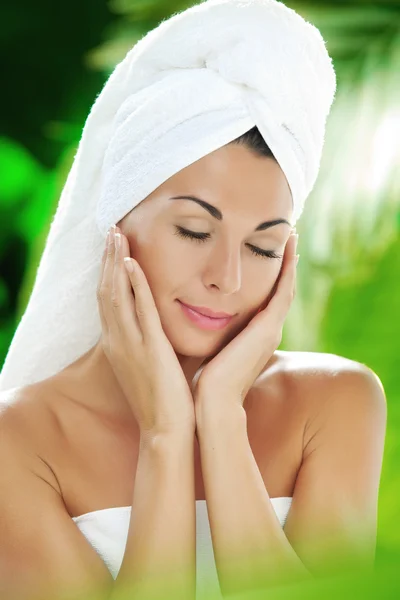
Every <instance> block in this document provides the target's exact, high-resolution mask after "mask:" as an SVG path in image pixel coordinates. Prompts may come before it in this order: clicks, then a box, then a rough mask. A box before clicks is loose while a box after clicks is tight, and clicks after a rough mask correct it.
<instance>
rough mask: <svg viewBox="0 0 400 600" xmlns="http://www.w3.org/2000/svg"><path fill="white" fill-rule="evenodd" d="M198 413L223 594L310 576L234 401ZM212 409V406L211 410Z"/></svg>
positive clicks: (207, 494)
mask: <svg viewBox="0 0 400 600" xmlns="http://www.w3.org/2000/svg"><path fill="white" fill-rule="evenodd" d="M225 409H227V411H228V412H226V411H225V412H224V413H223V414H221V415H220V417H219V418H218V417H217V415H216V413H215V412H214V414H212V415H211V414H210V415H209V416H205V415H203V417H202V419H201V422H202V425H201V427H200V429H199V430H198V438H199V443H200V455H201V464H202V469H203V480H204V489H205V493H206V499H207V509H208V515H209V520H210V529H211V534H212V542H213V548H214V555H215V562H216V566H217V571H218V578H219V582H220V587H221V591H222V593H223V596H224V597H225V595H228V594H234V593H239V592H241V591H249V590H251V589H253V588H260V587H265V586H266V585H267V584H272V583H277V582H278V581H279V576H282V573H279V572H278V571H279V569H281V570H282V571H283V577H284V581H285V582H288V581H289V579H291V578H293V579H301V578H307V579H309V578H310V577H311V576H310V574H309V572H308V571H307V570H306V568H305V567H304V565H303V564H302V562H301V560H300V559H299V558H298V556H297V555H296V553H295V551H294V550H293V548H292V546H291V545H290V543H289V542H288V540H287V538H286V536H285V534H284V532H283V530H282V527H281V524H280V522H279V520H278V518H277V516H276V513H275V511H274V509H273V506H272V504H271V502H270V499H269V496H268V492H267V491H266V489H265V485H264V482H263V479H262V476H261V473H260V471H259V469H258V466H257V463H256V461H255V459H254V455H253V453H252V450H251V447H250V444H249V440H248V437H247V426H246V425H247V424H246V413H245V411H244V409H243V408H242V407H241V406H239V405H238V404H237V403H236V404H234V403H232V405H231V406H229V405H228V406H227V403H225ZM210 412H211V411H210Z"/></svg>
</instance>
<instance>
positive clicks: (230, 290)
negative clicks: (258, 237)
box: [203, 243, 242, 295]
mask: <svg viewBox="0 0 400 600" xmlns="http://www.w3.org/2000/svg"><path fill="white" fill-rule="evenodd" d="M203 281H204V284H205V285H206V286H207V287H217V288H218V289H219V291H220V292H221V294H225V295H231V294H234V293H235V292H237V291H238V290H240V287H241V285H242V264H241V250H240V247H239V248H238V247H237V245H236V247H235V248H233V247H230V246H229V244H228V243H227V244H223V243H221V244H219V245H218V247H217V246H216V247H215V249H214V251H213V252H212V254H210V255H209V257H208V261H207V266H206V269H205V272H204V277H203Z"/></svg>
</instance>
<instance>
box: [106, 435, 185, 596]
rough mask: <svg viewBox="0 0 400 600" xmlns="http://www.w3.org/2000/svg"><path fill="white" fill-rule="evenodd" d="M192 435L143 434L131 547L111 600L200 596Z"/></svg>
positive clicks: (130, 529)
mask: <svg viewBox="0 0 400 600" xmlns="http://www.w3.org/2000/svg"><path fill="white" fill-rule="evenodd" d="M193 433H194V432H192V433H191V434H190V433H189V432H186V431H185V432H179V433H176V434H175V433H174V434H172V433H171V434H158V435H157V434H156V435H141V441H140V450H139V460H138V467H137V472H136V478H135V486H134V494H133V501H132V512H131V519H130V525H129V532H128V539H127V545H126V549H125V554H124V558H123V561H122V565H121V569H120V571H119V573H118V576H117V578H116V580H115V584H114V587H113V591H112V594H111V596H110V600H120V598H121V599H122V598H124V599H125V598H126V599H128V598H129V600H131V598H132V599H133V598H141V600H150V599H151V600H153V598H154V599H157V600H160V599H161V598H163V599H165V600H172V599H174V600H175V599H176V600H178V599H179V600H181V599H182V600H191V599H192V598H193V599H194V598H195V585H196V579H195V577H196V567H195V559H196V554H195V551H196V531H195V523H196V521H195V516H196V515H195V496H194V456H193V455H194V440H193ZM126 591H128V593H127V594H126ZM124 592H125V595H124Z"/></svg>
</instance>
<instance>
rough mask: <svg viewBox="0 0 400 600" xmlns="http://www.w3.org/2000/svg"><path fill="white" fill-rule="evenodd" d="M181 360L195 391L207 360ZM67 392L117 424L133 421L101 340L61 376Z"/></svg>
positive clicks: (60, 379)
mask: <svg viewBox="0 0 400 600" xmlns="http://www.w3.org/2000/svg"><path fill="white" fill-rule="evenodd" d="M177 359H178V361H179V364H180V365H181V368H182V371H183V373H184V375H185V377H186V380H187V382H188V384H189V387H190V388H192V385H193V380H194V377H195V375H196V373H197V371H198V370H199V367H200V366H201V365H202V363H203V362H204V358H198V357H188V356H182V355H179V354H177ZM58 381H59V383H60V385H61V387H62V390H63V393H65V394H66V395H68V396H70V397H71V398H72V399H73V400H75V401H77V402H80V403H82V404H85V405H87V406H88V407H90V408H91V409H92V410H94V411H96V412H97V413H100V414H101V415H103V416H104V417H106V418H108V419H111V420H113V421H123V422H129V421H131V420H132V419H133V413H132V409H131V407H130V405H129V403H128V400H127V398H126V396H125V394H124V392H123V391H122V389H121V386H120V384H119V382H118V379H117V377H116V375H115V373H114V371H113V368H112V366H111V364H110V362H109V360H108V358H107V356H106V354H105V353H104V350H103V347H102V344H101V341H100V340H99V342H97V343H96V344H95V345H94V346H93V347H92V348H91V349H90V350H88V352H86V353H85V354H83V355H82V356H81V357H79V358H78V359H77V360H76V361H75V362H73V363H72V364H70V365H68V366H67V367H66V368H65V369H63V371H61V373H59V377H58Z"/></svg>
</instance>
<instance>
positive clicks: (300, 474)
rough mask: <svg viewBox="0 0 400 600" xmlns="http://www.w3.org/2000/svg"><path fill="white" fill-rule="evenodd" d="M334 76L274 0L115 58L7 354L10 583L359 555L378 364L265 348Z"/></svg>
mask: <svg viewBox="0 0 400 600" xmlns="http://www.w3.org/2000/svg"><path fill="white" fill-rule="evenodd" d="M249 33H251V35H249ZM217 34H218V35H217ZM282 40H284V41H285V43H282ZM260 57H262V61H260V60H259V59H260ZM310 57H312V60H311V59H310ZM260 69H261V70H260ZM305 81H306V82H307V83H308V85H307V86H305V89H304V83H305ZM271 83H272V84H273V85H271ZM300 90H301V93H300ZM334 90H335V85H334V74H333V69H332V66H331V64H330V61H329V57H328V55H327V53H326V50H325V47H324V43H323V40H322V38H321V37H320V35H319V33H318V32H317V30H315V28H313V27H312V26H311V25H310V24H308V23H306V22H305V21H304V20H303V19H301V17H300V16H299V15H297V14H296V13H294V11H291V10H290V9H288V8H287V7H285V6H284V5H282V4H280V3H278V2H275V1H272V0H271V1H267V0H258V1H249V2H243V1H239V0H238V1H237V2H236V1H233V2H227V1H225V0H218V1H215V0H211V1H208V2H205V3H202V4H200V5H198V6H195V7H192V8H191V9H188V10H187V11H184V12H183V13H180V14H178V15H175V16H174V17H172V18H171V19H169V20H168V21H165V22H163V23H162V24H161V25H160V26H159V27H158V28H156V29H155V30H153V31H152V32H150V33H149V34H148V35H147V36H145V38H143V40H141V41H140V42H139V43H138V44H137V45H136V46H135V48H134V49H133V50H132V51H131V52H130V53H128V56H127V57H126V58H125V59H124V61H122V63H120V65H118V66H117V68H116V70H115V71H114V73H113V74H112V75H111V77H110V79H109V81H108V82H107V84H106V86H105V88H104V89H103V91H102V93H101V94H100V96H99V98H98V99H97V100H96V103H95V105H94V107H93V108H92V111H91V113H90V115H89V117H88V120H87V122H86V125H85V129H84V132H83V136H82V140H81V143H80V146H79V150H78V153H77V156H76V158H75V161H74V165H73V167H72V169H71V172H70V175H69V177H68V180H67V183H66V185H65V188H64V190H63V194H62V197H61V199H60V203H59V207H58V210H57V213H56V216H55V219H54V221H53V223H52V228H51V231H50V234H49V238H48V240H47V245H46V249H45V252H44V254H43V257H42V261H41V264H40V267H39V270H38V274H37V279H36V282H35V288H34V290H33V292H32V296H31V299H30V303H29V305H28V307H27V311H26V313H25V315H24V319H23V320H22V321H21V324H20V326H19V328H18V330H17V332H16V335H15V337H14V340H13V343H12V345H11V348H10V351H9V354H8V356H7V360H6V363H5V366H4V369H3V372H2V380H1V388H2V390H3V392H2V407H3V408H2V412H1V417H0V428H1V436H0V456H1V457H2V469H1V474H0V478H1V485H0V490H1V491H0V514H1V515H2V520H1V521H0V523H1V525H0V528H1V530H0V535H1V540H2V544H1V547H0V576H1V577H0V579H1V584H0V585H1V586H3V589H1V591H2V594H3V596H4V597H7V598H12V599H13V598H14V597H15V598H21V599H22V598H24V599H25V598H26V599H29V600H31V598H36V597H38V598H43V597H46V596H45V595H46V594H47V596H48V597H49V598H57V597H60V598H61V597H64V595H65V594H67V592H68V593H70V594H72V593H73V592H74V593H78V591H79V592H80V593H81V595H82V597H86V598H87V597H90V596H91V594H92V593H93V595H94V596H95V597H96V598H112V600H116V599H119V598H122V597H123V594H124V591H126V590H129V591H130V596H128V597H135V598H136V597H138V598H144V600H148V599H150V598H160V597H167V598H168V597H171V598H182V599H183V598H185V599H186V598H195V597H200V596H203V595H204V596H206V595H207V594H208V593H214V592H215V593H219V592H221V593H222V594H223V595H225V594H242V593H243V597H249V593H250V592H251V590H254V589H256V588H258V587H260V588H267V587H269V586H271V585H277V584H279V583H283V582H291V581H300V580H307V579H312V578H314V577H318V576H319V575H328V574H337V573H339V572H342V571H343V570H346V569H370V568H371V566H372V564H373V558H374V550H375V535H376V505H377V495H378V487H379V478H380V469H381V460H382V453H383V443H384V432H385V422H386V404H385V397H384V393H383V390H382V387H381V385H380V383H379V380H378V379H377V377H376V376H375V374H374V373H373V372H372V371H371V370H370V369H368V368H367V367H365V366H364V365H361V364H359V363H356V362H353V361H349V360H347V359H345V358H342V357H336V356H331V355H328V356H326V355H319V354H312V353H296V352H280V351H278V350H277V348H278V346H279V343H280V340H281V334H282V328H283V324H284V320H285V317H286V315H287V312H288V310H289V308H290V305H291V301H292V300H293V297H294V291H295V272H296V248H295V246H296V244H295V241H296V240H295V236H293V235H291V233H292V228H293V225H294V223H295V222H296V220H297V218H298V216H299V215H300V214H301V211H302V207H303V204H304V201H305V198H306V197H307V195H308V193H309V192H310V191H311V189H312V187H313V184H314V182H315V178H316V175H317V172H318V167H319V160H320V155H321V150H322V142H323V134H324V127H325V119H326V116H327V114H328V112H329V109H330V106H331V103H332V100H333V95H334ZM293 98H296V101H295V102H294V101H293ZM255 125H256V126H255ZM266 142H269V143H268V145H267V144H266ZM113 223H117V224H118V228H114V229H113V228H112V227H111V228H110V226H111V225H112V224H113ZM261 224H263V225H261ZM108 231H109V236H108V239H107V242H106V243H105V235H106V232H108ZM101 256H102V259H101ZM129 257H133V258H134V259H135V260H134V261H131V260H129ZM124 258H127V259H128V260H127V261H125V260H123V259H124ZM130 265H133V267H134V268H133V271H132V272H131V271H129V266H130ZM188 305H191V306H194V307H195V308H196V307H197V309H198V311H192V310H190V308H189V307H188ZM206 310H209V311H212V312H214V313H215V312H217V313H218V312H223V313H227V314H228V315H229V318H228V319H221V318H219V317H220V315H214V316H216V317H217V318H216V319H214V320H212V319H207V318H205V317H204V316H201V313H204V312H205V311H206ZM39 340H40V345H39V344H38V341H39ZM32 342H33V343H32ZM3 465H5V466H3ZM26 490H29V495H28V497H27V494H26V493H23V491H24V492H25V491H26ZM195 501H196V502H195ZM205 501H206V502H205ZM22 520H23V525H24V527H23V528H22V527H21V522H22ZM283 526H284V527H283ZM211 542H212V543H211ZM196 544H197V547H196ZM96 551H97V552H96ZM214 560H215V562H214ZM196 573H197V581H196ZM217 576H218V579H217ZM196 587H197V589H196ZM219 588H220V590H219ZM196 594H197V596H196ZM3 596H2V597H3Z"/></svg>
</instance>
